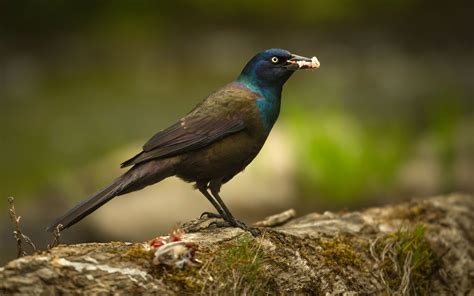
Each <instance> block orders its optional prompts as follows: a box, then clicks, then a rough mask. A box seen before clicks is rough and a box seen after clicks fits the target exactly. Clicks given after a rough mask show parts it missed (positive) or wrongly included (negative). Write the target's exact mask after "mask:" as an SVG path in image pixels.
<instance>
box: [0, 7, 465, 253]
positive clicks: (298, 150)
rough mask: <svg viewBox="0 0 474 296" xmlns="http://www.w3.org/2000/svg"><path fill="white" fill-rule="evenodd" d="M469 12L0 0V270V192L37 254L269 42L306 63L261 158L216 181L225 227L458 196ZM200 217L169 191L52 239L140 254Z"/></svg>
mask: <svg viewBox="0 0 474 296" xmlns="http://www.w3.org/2000/svg"><path fill="white" fill-rule="evenodd" d="M472 3H473V2H468V1H466V2H457V1H454V2H450V3H447V2H441V1H428V0H397V1H392V0H387V1H376V0H367V1H357V0H345V1H333V0H320V1H312V0H294V1H253V0H239V1H206V0H193V1H126V0H115V1H91V0H81V1H58V0H51V1H33V0H32V1H21V0H7V1H1V2H0V164H1V169H0V197H1V199H0V213H1V214H0V222H1V223H0V254H1V255H0V261H1V262H5V261H6V260H8V259H11V258H13V257H14V255H15V251H16V250H15V244H14V240H13V238H12V236H11V231H12V226H11V224H10V223H9V221H8V215H7V209H8V204H7V197H8V196H14V197H15V198H16V200H15V203H16V208H17V211H18V212H19V214H20V215H21V216H22V221H21V223H22V228H23V230H24V231H25V232H26V233H27V234H28V235H30V236H31V238H32V239H33V240H34V241H35V242H36V243H37V245H38V247H39V248H45V246H46V244H47V242H48V241H49V240H50V236H49V235H48V234H46V233H45V232H44V229H45V227H46V225H47V224H48V223H49V222H50V221H52V220H53V219H54V218H55V217H56V216H58V215H60V214H62V213H63V212H64V211H65V210H66V209H67V208H69V207H71V206H72V205H74V204H75V203H76V202H78V201H79V200H80V199H82V198H83V197H85V196H87V195H88V194H90V193H92V192H95V191H96V190H97V189H99V188H100V187H102V186H104V185H106V184H107V182H109V181H110V180H112V179H113V178H114V177H115V176H117V175H118V174H119V173H120V170H119V169H118V165H119V163H120V162H121V161H123V160H125V159H127V158H128V157H130V156H132V155H133V154H135V153H136V152H138V151H139V150H140V147H141V145H142V144H143V143H144V142H145V141H146V140H147V139H148V138H149V137H151V136H152V135H153V134H154V133H155V132H156V131H158V130H160V129H162V128H165V127H167V126H168V125H169V124H171V123H173V122H174V120H176V119H177V118H179V117H180V116H182V115H184V114H185V113H187V112H188V111H189V110H190V109H191V108H192V107H194V105H195V104H197V103H198V102H199V101H200V100H202V99H203V98H205V97H206V96H207V95H208V94H209V93H210V92H212V91H213V90H215V89H217V88H218V87H220V86H222V85H223V84H225V83H227V82H229V81H231V80H232V79H234V78H235V77H236V76H237V75H238V74H239V73H240V70H241V69H242V67H243V66H244V64H245V63H246V62H247V60H248V59H250V58H251V57H252V56H253V55H254V54H255V53H256V52H258V51H261V50H263V49H266V48H270V47H282V48H286V49H289V50H290V51H292V52H294V53H297V54H301V55H306V56H313V55H316V56H317V57H318V58H319V60H320V61H321V65H322V66H321V68H320V69H319V70H317V71H305V72H298V73H296V74H295V75H294V76H293V77H292V78H291V79H290V81H289V82H288V83H287V84H286V86H285V89H284V92H283V105H282V112H281V116H280V119H279V121H278V122H277V124H276V127H275V129H274V131H273V132H272V133H271V136H270V138H269V140H268V142H267V143H266V145H265V147H264V148H263V150H262V152H261V154H260V155H259V156H258V157H257V159H256V160H255V161H254V163H252V164H251V165H250V166H249V167H248V168H247V169H246V171H245V172H244V173H243V174H241V175H239V176H238V177H236V178H235V179H234V180H233V181H232V182H230V184H228V185H226V186H224V188H223V192H222V194H223V196H224V199H225V201H227V204H228V205H229V207H230V208H231V209H232V211H233V212H234V214H235V215H236V216H237V217H239V218H241V219H242V220H244V221H247V222H252V221H256V220H258V219H259V218H263V216H265V215H268V214H272V213H276V212H278V211H281V210H284V209H287V208H290V207H293V208H296V209H297V211H298V213H299V214H304V213H306V212H309V211H325V210H335V211H342V210H352V209H359V208H364V207H368V206H372V205H380V204H385V203H388V202H395V201H400V200H405V199H409V198H415V197H424V196H430V195H438V194H443V193H448V192H453V191H462V192H467V193H473V192H474V118H473V113H474V101H473V100H474V96H473V94H474V53H473V49H474V42H473V41H474V38H473V36H474V35H473V34H472V11H474V10H473V8H474V7H473V5H472ZM204 210H211V208H210V206H209V205H208V204H207V201H206V200H205V199H204V198H203V197H202V196H201V195H200V194H199V193H198V192H195V191H194V190H193V189H192V187H191V186H190V185H189V184H186V183H183V182H181V181H179V180H176V179H174V178H172V179H169V180H166V181H164V182H163V183H162V184H159V185H156V186H154V187H151V188H147V189H145V190H143V191H140V192H138V193H133V194H130V195H127V196H123V197H119V198H117V199H115V200H113V201H112V202H110V203H109V204H107V205H106V206H105V207H103V208H102V209H100V210H98V211H97V212H95V213H94V214H93V215H91V216H89V217H88V218H87V219H85V220H83V221H82V222H81V223H80V224H78V225H76V226H75V227H73V228H71V229H70V230H69V231H67V232H65V233H64V235H63V238H62V241H63V242H67V243H73V242H75V243H78V242H88V241H109V240H136V241H142V240H146V239H150V238H151V237H153V236H155V235H157V234H160V233H166V232H168V231H169V230H171V229H172V228H173V227H174V225H176V223H178V222H180V221H186V220H189V219H192V218H195V217H197V216H198V215H199V214H200V213H201V212H202V211H204Z"/></svg>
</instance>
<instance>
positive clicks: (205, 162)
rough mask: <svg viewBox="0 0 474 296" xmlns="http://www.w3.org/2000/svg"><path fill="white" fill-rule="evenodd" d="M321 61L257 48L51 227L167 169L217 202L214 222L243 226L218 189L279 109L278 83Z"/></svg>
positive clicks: (254, 149) (251, 153)
mask: <svg viewBox="0 0 474 296" xmlns="http://www.w3.org/2000/svg"><path fill="white" fill-rule="evenodd" d="M318 67H319V61H318V60H317V59H316V57H313V58H312V59H309V58H305V57H301V56H297V55H293V54H291V53H290V52H288V51H286V50H283V49H276V48H273V49H268V50H265V51H263V52H260V53H258V54H257V55H255V56H254V57H253V58H252V59H251V60H250V61H249V62H248V63H247V65H246V66H245V68H244V69H243V70H242V73H241V74H240V75H239V77H238V78H237V79H236V80H235V81H233V82H231V83H229V84H227V85H225V86H224V87H222V88H221V89H219V90H217V91H216V92H214V93H212V94H211V95H209V96H208V97H207V98H206V99H205V100H204V101H202V102H201V103H199V104H198V105H197V106H196V107H195V108H194V109H193V110H191V112H189V113H188V114H187V115H186V116H184V117H183V118H181V119H180V120H179V121H178V122H176V123H175V124H173V125H171V126H170V127H168V128H167V129H164V130H162V131H160V132H158V133H157V134H155V135H154V136H153V137H152V138H151V139H150V140H149V141H148V142H146V143H145V145H144V146H143V150H142V151H141V152H140V153H138V154H137V155H135V156H134V157H132V158H131V159H129V160H127V161H125V162H124V163H122V167H129V166H131V168H130V169H129V170H128V171H127V172H125V173H124V174H123V175H122V176H120V177H118V178H117V179H115V180H114V181H113V182H112V183H111V184H110V185H108V186H107V187H105V188H104V189H102V190H100V191H99V192H97V193H95V194H93V195H92V196H90V197H88V198H86V199H84V200H83V201H81V202H80V203H79V204H78V205H76V206H75V207H74V208H72V209H70V210H69V211H68V212H66V213H65V214H64V215H63V216H62V217H60V218H58V219H57V220H56V221H55V222H54V223H52V224H51V225H50V226H49V227H48V231H52V230H55V229H56V228H57V227H58V225H59V229H60V230H63V229H66V228H68V227H70V226H71V225H73V224H75V223H77V222H79V221H80V220H81V219H83V218H84V217H86V216H87V215H89V214H90V213H92V212H93V211H95V210H96V209H98V208H99V207H101V206H102V205H103V204H105V203H106V202H108V201H109V200H111V199H112V198H114V197H115V196H119V195H122V194H126V193H129V192H132V191H136V190H140V189H142V188H144V187H146V186H148V185H151V184H154V183H157V182H159V181H161V180H163V179H165V178H167V177H170V176H178V177H179V178H181V179H183V180H184V181H186V182H194V183H195V188H197V189H198V190H199V191H200V192H201V193H202V194H203V195H204V196H205V197H206V198H207V199H208V200H209V201H210V202H211V203H212V205H213V206H214V207H215V208H216V210H217V211H218V213H219V214H212V213H208V214H209V215H212V216H215V217H221V218H222V219H224V221H223V222H220V223H216V224H217V225H218V226H233V227H240V228H242V229H247V227H246V226H245V224H243V223H242V222H240V221H238V220H236V219H235V218H234V216H232V214H231V213H230V211H229V209H228V208H227V206H226V205H225V204H224V202H223V201H222V199H221V197H220V196H219V191H220V188H221V186H222V184H224V183H226V182H227V181H229V180H230V179H232V178H233V177H234V176H235V175H236V174H238V173H239V172H241V171H242V170H243V169H244V168H245V167H246V166H247V165H248V164H249V163H250V162H251V161H252V160H253V159H254V158H255V156H256V155H257V154H258V152H259V151H260V149H261V148H262V146H263V144H264V142H265V140H266V139H267V137H268V134H269V133H270V130H271V129H272V127H273V124H274V123H275V121H276V120H277V118H278V114H279V113H280V99H281V91H282V88H283V84H285V82H286V81H287V80H288V78H290V76H291V75H292V74H293V73H294V72H295V71H296V70H298V69H309V68H318Z"/></svg>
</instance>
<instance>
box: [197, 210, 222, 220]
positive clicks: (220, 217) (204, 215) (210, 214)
mask: <svg viewBox="0 0 474 296" xmlns="http://www.w3.org/2000/svg"><path fill="white" fill-rule="evenodd" d="M203 217H207V218H216V219H222V215H221V214H217V213H213V212H204V213H202V214H201V216H199V218H200V219H202V218H203Z"/></svg>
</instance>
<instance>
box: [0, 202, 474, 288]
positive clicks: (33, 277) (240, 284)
mask: <svg viewBox="0 0 474 296" xmlns="http://www.w3.org/2000/svg"><path fill="white" fill-rule="evenodd" d="M211 221H212V220H206V219H202V220H195V221H190V222H188V223H186V224H184V225H182V226H181V228H182V229H183V230H184V231H188V232H189V231H190V230H191V229H194V230H196V229H200V228H201V229H202V230H199V231H197V232H193V233H185V234H183V235H182V237H181V239H182V240H184V241H186V242H189V243H192V244H194V245H196V248H197V249H196V259H198V260H199V261H200V262H201V264H200V265H199V266H186V265H185V266H184V267H183V268H176V267H170V266H163V265H158V266H156V265H154V264H153V263H152V260H153V252H152V251H150V248H149V247H147V246H148V243H133V244H130V243H122V242H111V243H101V244H98V243H90V244H79V245H60V246H58V247H56V248H54V249H52V250H49V251H42V252H38V253H36V254H34V255H31V256H27V257H23V258H20V259H16V260H13V261H11V262H10V263H8V264H7V265H5V266H4V267H2V268H0V294H2V295H4V294H22V295H23V294H63V293H64V294H84V293H87V294H99V293H104V294H116V293H119V294H164V295H175V294H179V295H182V294H193V293H198V294H199V293H202V294H232V293H235V294H252V293H261V294H265V293H269V294H275V293H280V294H316V295H361V294H362V295H365V294H396V293H397V294H399V295H411V294H415V293H416V294H431V295H437V294H459V295H467V294H468V293H470V292H472V289H473V288H474V287H473V283H474V261H473V254H474V232H473V231H472V229H473V221H474V199H473V198H472V197H470V196H466V195H460V194H453V195H449V196H439V197H433V198H429V199H425V200H417V201H412V202H407V203H403V204H398V205H389V206H386V207H382V208H371V209H367V210H365V211H362V212H353V213H329V212H328V213H324V214H317V213H312V214H309V215H306V216H303V217H299V218H294V219H292V220H290V221H288V222H286V223H285V224H283V225H280V226H278V227H273V228H272V227H260V228H259V229H260V231H261V235H260V236H259V237H253V236H251V235H250V234H249V233H247V232H245V231H242V230H241V229H236V228H225V229H215V228H214V229H213V228H206V226H207V225H208V224H209V223H210V222H211ZM264 224H265V223H264ZM137 231H138V230H137Z"/></svg>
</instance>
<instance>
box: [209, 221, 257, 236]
mask: <svg viewBox="0 0 474 296" xmlns="http://www.w3.org/2000/svg"><path fill="white" fill-rule="evenodd" d="M212 226H214V227H217V228H224V227H238V228H240V229H242V230H245V231H248V232H250V233H251V234H252V236H259V235H260V231H259V230H258V229H257V228H254V227H249V226H247V225H246V224H245V223H244V222H242V221H239V220H235V219H234V220H233V221H231V222H229V221H213V222H211V223H209V227H212Z"/></svg>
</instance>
